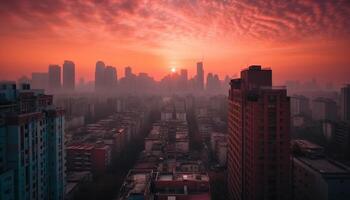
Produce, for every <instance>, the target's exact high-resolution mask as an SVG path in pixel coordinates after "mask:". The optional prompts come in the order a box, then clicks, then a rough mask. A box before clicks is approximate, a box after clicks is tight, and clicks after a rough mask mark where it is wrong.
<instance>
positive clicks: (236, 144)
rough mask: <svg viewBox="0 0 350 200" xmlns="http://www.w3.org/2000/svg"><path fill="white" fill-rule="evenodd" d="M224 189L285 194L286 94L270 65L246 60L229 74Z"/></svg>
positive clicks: (242, 194)
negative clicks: (239, 69) (236, 73)
mask: <svg viewBox="0 0 350 200" xmlns="http://www.w3.org/2000/svg"><path fill="white" fill-rule="evenodd" d="M230 85H231V89H230V92H229V112H228V113H229V117H228V118H229V119H228V133H229V140H228V190H229V197H230V199H232V200H255V199H256V200H258V199H269V200H274V199H275V200H277V199H278V200H285V199H289V192H290V191H289V189H290V151H289V146H290V136H289V127H290V111H289V109H290V100H289V97H287V91H286V89H285V88H276V87H272V71H271V70H270V69H261V66H250V67H249V68H248V69H245V70H243V71H242V72H241V78H239V79H233V80H231V83H230Z"/></svg>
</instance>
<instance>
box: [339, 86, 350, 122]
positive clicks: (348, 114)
mask: <svg viewBox="0 0 350 200" xmlns="http://www.w3.org/2000/svg"><path fill="white" fill-rule="evenodd" d="M340 98H341V99H340V116H341V119H342V120H343V121H348V122H350V84H348V85H346V86H345V87H343V88H341V94H340Z"/></svg>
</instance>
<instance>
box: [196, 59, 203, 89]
mask: <svg viewBox="0 0 350 200" xmlns="http://www.w3.org/2000/svg"><path fill="white" fill-rule="evenodd" d="M196 79H197V80H196V81H197V88H196V89H197V90H203V89H204V70H203V62H198V63H197V76H196Z"/></svg>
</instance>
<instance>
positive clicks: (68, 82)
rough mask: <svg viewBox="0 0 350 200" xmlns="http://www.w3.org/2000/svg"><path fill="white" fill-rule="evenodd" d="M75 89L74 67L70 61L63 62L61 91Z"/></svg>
mask: <svg viewBox="0 0 350 200" xmlns="http://www.w3.org/2000/svg"><path fill="white" fill-rule="evenodd" d="M74 88H75V65H74V63H73V62H72V61H69V60H65V61H64V63H63V89H65V90H74Z"/></svg>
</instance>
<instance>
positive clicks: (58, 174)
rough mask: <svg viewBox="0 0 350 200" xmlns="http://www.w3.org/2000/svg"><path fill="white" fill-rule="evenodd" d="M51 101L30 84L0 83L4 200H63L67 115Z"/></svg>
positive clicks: (0, 162)
mask: <svg viewBox="0 0 350 200" xmlns="http://www.w3.org/2000/svg"><path fill="white" fill-rule="evenodd" d="M52 99H53V96H52V95H45V94H44V92H43V90H31V89H30V85H28V84H23V85H21V87H20V89H17V87H16V84H15V83H11V82H3V83H0V101H1V105H2V106H1V107H0V189H1V190H2V191H1V192H4V193H1V199H16V200H26V199H38V200H39V199H53V200H61V199H63V198H64V184H65V153H64V145H65V143H64V111H63V110H62V109H58V108H55V107H53V106H52ZM12 197H14V198H12Z"/></svg>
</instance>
